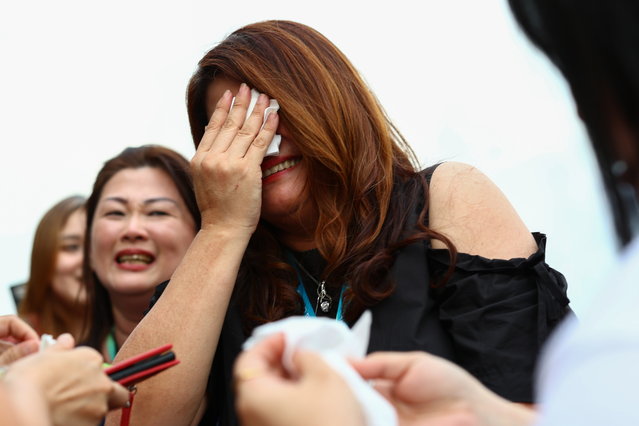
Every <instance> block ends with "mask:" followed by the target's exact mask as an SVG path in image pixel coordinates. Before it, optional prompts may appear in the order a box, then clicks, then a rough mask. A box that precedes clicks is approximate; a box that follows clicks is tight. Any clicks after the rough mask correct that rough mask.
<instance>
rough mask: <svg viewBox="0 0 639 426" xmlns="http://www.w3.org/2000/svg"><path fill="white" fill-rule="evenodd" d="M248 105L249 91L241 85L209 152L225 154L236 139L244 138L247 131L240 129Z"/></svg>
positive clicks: (242, 126)
mask: <svg viewBox="0 0 639 426" xmlns="http://www.w3.org/2000/svg"><path fill="white" fill-rule="evenodd" d="M250 103H251V89H249V87H248V86H247V85H246V84H244V83H242V84H241V85H240V89H239V90H238V91H237V94H236V95H235V101H234V102H233V107H231V110H230V111H229V112H228V115H227V116H226V120H224V122H223V123H222V125H221V127H220V128H219V131H218V132H217V135H216V136H215V140H214V141H213V144H212V146H211V149H210V150H209V152H211V153H220V152H226V151H227V150H228V149H229V147H230V146H232V145H233V144H235V143H236V140H237V139H238V136H240V134H242V136H245V134H246V133H247V131H243V130H242V129H243V128H244V127H245V126H246V123H245V119H246V111H247V110H248V107H249V104H250ZM220 115H221V114H220ZM211 118H212V117H211ZM256 133H257V132H256Z"/></svg>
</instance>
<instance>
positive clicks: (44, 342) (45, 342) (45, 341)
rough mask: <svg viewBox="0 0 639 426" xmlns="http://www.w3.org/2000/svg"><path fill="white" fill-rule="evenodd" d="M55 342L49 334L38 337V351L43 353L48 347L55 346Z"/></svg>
mask: <svg viewBox="0 0 639 426" xmlns="http://www.w3.org/2000/svg"><path fill="white" fill-rule="evenodd" d="M55 343H56V340H55V339H54V338H53V336H52V335H50V334H43V335H42V336H41V337H40V350H41V351H43V350H45V349H46V348H48V347H49V346H53V345H55Z"/></svg>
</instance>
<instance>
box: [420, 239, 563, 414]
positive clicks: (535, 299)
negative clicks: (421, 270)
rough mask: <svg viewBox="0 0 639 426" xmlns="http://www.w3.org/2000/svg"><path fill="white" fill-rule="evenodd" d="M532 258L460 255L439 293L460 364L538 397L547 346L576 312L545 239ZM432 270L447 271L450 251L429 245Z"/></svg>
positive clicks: (514, 396)
mask: <svg viewBox="0 0 639 426" xmlns="http://www.w3.org/2000/svg"><path fill="white" fill-rule="evenodd" d="M533 236H534V237H535V241H536V242H537V246H538V250H537V252H536V253H534V254H533V255H531V256H530V257H529V258H527V259H523V258H519V259H511V260H499V259H486V258H483V257H480V256H471V255H468V254H463V253H460V254H459V255H458V258H457V263H456V265H455V271H454V273H453V275H452V276H451V278H450V279H449V280H448V282H446V283H445V284H444V285H443V286H442V287H441V288H438V289H437V290H436V291H437V293H438V299H439V318H440V320H441V322H442V325H443V327H444V328H445V329H446V330H447V331H448V333H449V334H450V336H451V338H452V341H453V345H454V347H455V351H456V353H457V356H458V363H459V364H460V365H461V366H463V367H464V368H465V369H466V370H468V371H469V372H470V373H471V374H473V375H474V376H475V377H477V378H478V379H479V380H480V381H481V382H482V383H483V384H484V385H485V386H487V387H488V388H489V389H491V390H493V391H494V392H495V393H497V394H499V395H501V396H503V397H505V398H508V399H510V400H512V401H516V402H533V382H534V369H535V366H536V361H537V357H538V355H539V352H540V348H541V346H542V344H543V343H544V341H545V340H546V339H547V338H548V336H549V335H550V333H551V332H552V330H553V329H554V328H555V326H556V325H557V324H558V323H559V322H560V320H561V319H562V318H563V317H564V316H565V315H566V314H568V313H569V312H570V309H569V308H568V303H569V301H568V298H567V296H566V288H567V285H566V280H565V279H564V277H563V275H562V274H561V273H559V272H557V271H555V270H553V269H552V268H550V267H549V266H548V265H547V264H546V263H545V245H546V237H545V235H543V234H539V233H534V234H533ZM429 258H430V262H431V267H432V268H433V271H434V272H435V273H436V274H438V275H442V274H444V273H445V272H446V271H447V269H448V266H449V264H450V261H449V256H448V251H447V250H442V249H429Z"/></svg>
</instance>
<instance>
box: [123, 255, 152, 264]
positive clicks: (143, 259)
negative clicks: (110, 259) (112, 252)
mask: <svg viewBox="0 0 639 426" xmlns="http://www.w3.org/2000/svg"><path fill="white" fill-rule="evenodd" d="M152 261H153V258H152V257H151V256H149V255H146V254H139V253H138V254H123V255H122V256H118V258H117V262H118V263H125V262H126V263H145V264H148V263H151V262H152Z"/></svg>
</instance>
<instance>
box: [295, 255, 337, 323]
mask: <svg viewBox="0 0 639 426" xmlns="http://www.w3.org/2000/svg"><path fill="white" fill-rule="evenodd" d="M295 262H296V263H297V266H299V267H300V269H301V270H302V271H303V272H304V273H305V274H306V275H307V276H308V277H309V278H310V279H312V280H313V282H314V283H315V284H316V285H317V299H315V313H317V307H318V306H319V308H320V309H321V310H322V312H324V313H326V312H328V311H329V310H330V309H331V302H333V299H332V298H331V296H329V295H328V293H327V292H326V281H324V280H322V281H317V280H316V279H315V277H314V276H313V275H311V274H310V272H308V271H307V270H306V268H304V266H302V263H301V262H300V261H299V260H297V259H295Z"/></svg>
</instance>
